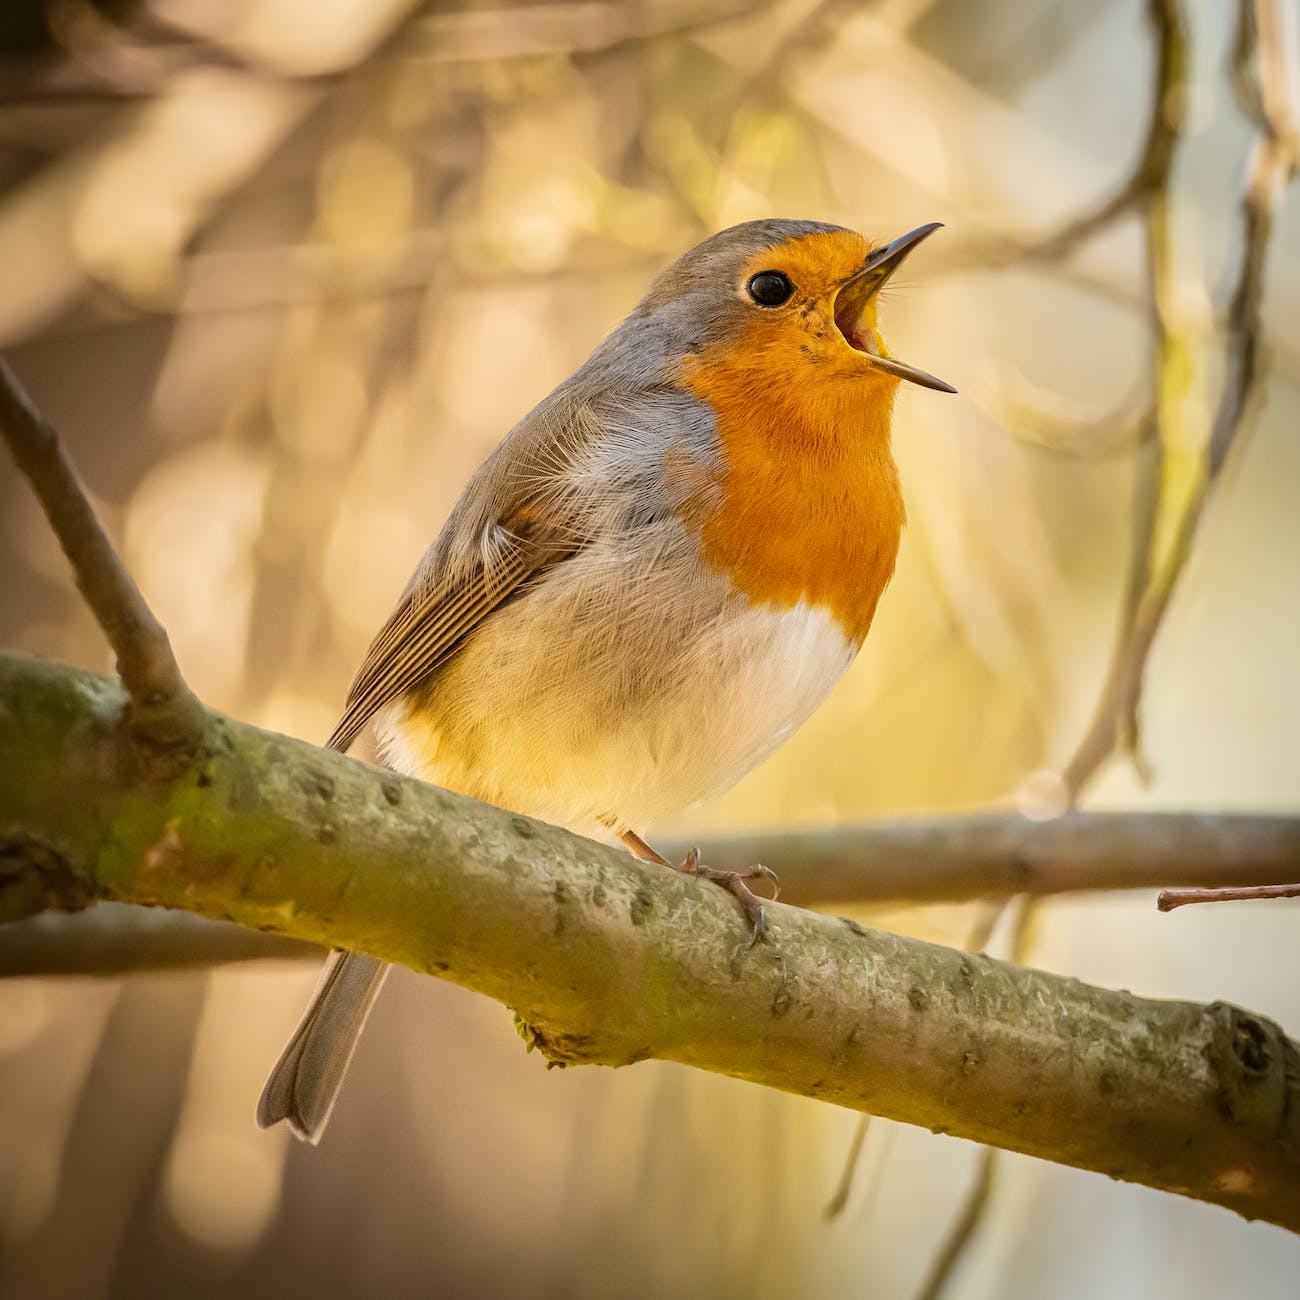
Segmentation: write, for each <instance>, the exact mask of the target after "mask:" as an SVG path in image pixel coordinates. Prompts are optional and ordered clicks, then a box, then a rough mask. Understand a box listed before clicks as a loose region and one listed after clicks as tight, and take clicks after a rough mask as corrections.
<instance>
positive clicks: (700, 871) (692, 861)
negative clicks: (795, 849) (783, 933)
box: [674, 849, 781, 943]
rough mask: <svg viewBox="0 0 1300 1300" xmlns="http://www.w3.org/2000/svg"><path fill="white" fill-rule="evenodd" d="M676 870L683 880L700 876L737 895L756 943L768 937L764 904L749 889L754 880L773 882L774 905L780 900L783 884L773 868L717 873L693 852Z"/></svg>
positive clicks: (758, 865)
mask: <svg viewBox="0 0 1300 1300" xmlns="http://www.w3.org/2000/svg"><path fill="white" fill-rule="evenodd" d="M674 870H675V871H680V872H681V873H682V874H683V875H684V876H699V877H701V878H702V879H704V880H711V881H712V882H713V883H714V884H715V885H720V886H721V887H722V888H723V889H725V890H726V891H727V892H728V893H730V894H732V895H734V896H735V898H736V901H737V902H738V903H739V904H740V906H741V908H742V909H743V910H744V913H745V915H746V916H747V917H748V918H749V923H750V925H751V926H753V927H754V940H753V941H754V942H755V943H757V942H758V940H759V939H762V938H763V937H764V936H765V935H766V934H767V914H766V913H765V912H764V911H763V900H762V899H761V898H759V896H758V895H757V894H756V893H754V891H753V890H752V889H750V887H749V882H750V881H751V880H770V881H771V882H772V898H771V901H772V902H774V903H775V902H776V900H777V899H778V898H780V897H781V882H780V881H779V880H778V879H777V878H776V872H775V871H773V870H772V868H771V867H765V866H763V865H762V864H761V863H759V864H756V865H755V866H752V867H750V868H748V869H747V870H745V871H715V870H714V869H713V868H712V867H706V866H705V865H704V864H703V863H702V862H701V861H700V851H699V849H692V850H691V851H690V852H689V853H688V854H687V855H686V861H685V862H683V863H682V864H681V866H680V867H675V868H674Z"/></svg>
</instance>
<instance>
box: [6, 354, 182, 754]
mask: <svg viewBox="0 0 1300 1300" xmlns="http://www.w3.org/2000/svg"><path fill="white" fill-rule="evenodd" d="M0 435H3V437H4V440H5V442H7V443H8V444H9V450H10V452H11V453H12V454H13V458H14V460H15V462H16V463H17V465H18V468H19V469H20V470H21V471H22V472H23V474H24V475H25V476H26V478H27V480H28V482H29V483H31V485H32V488H33V490H34V491H35V493H36V495H37V497H38V498H39V500H40V503H41V508H42V509H43V510H44V511H45V515H46V518H47V519H48V520H49V522H50V526H51V527H52V528H53V529H54V532H55V535H56V536H57V537H58V539H59V544H60V545H61V546H62V547H63V553H64V554H65V555H66V556H67V557H68V562H69V563H70V564H71V565H72V569H73V572H74V574H75V575H76V579H77V586H78V587H79V588H80V590H81V594H82V595H83V596H84V597H85V598H86V603H87V604H88V605H89V606H90V609H91V612H92V613H93V614H94V616H95V619H96V621H97V622H98V623H99V626H100V628H101V629H102V630H103V632H104V635H105V637H107V638H108V643H109V645H110V646H112V648H113V652H114V654H116V656H117V671H118V673H119V674H120V676H121V678H122V683H123V685H124V686H125V687H126V689H127V691H128V692H129V694H130V697H131V710H130V718H131V723H132V725H133V727H134V729H135V730H136V732H137V734H138V735H140V736H141V737H143V738H144V739H146V740H148V741H151V742H152V743H153V744H155V745H157V746H159V747H162V748H173V747H180V748H185V747H193V746H194V745H197V744H198V743H199V742H200V741H201V739H202V735H203V731H202V727H203V716H204V715H203V709H202V706H201V705H200V704H199V702H198V701H197V700H196V699H195V698H194V696H193V694H191V692H190V689H189V687H188V686H187V685H186V684H185V679H184V678H183V677H182V676H181V670H180V668H179V667H178V665H177V663H176V659H175V656H174V655H173V654H172V648H171V644H170V643H169V642H168V640H167V633H166V632H164V631H163V629H162V626H161V625H160V624H159V622H158V620H157V619H156V618H154V616H153V612H152V611H151V610H150V608H149V606H148V605H147V604H146V603H145V599H144V597H143V596H142V595H141V594H140V589H139V588H138V587H137V586H136V585H135V581H134V579H132V577H131V575H130V574H129V573H128V572H127V570H126V566H125V565H124V564H123V563H122V561H121V559H120V558H119V556H118V554H117V552H116V551H115V550H114V549H113V544H112V542H110V541H109V540H108V535H107V534H106V533H105V532H104V529H103V527H102V526H101V525H100V522H99V520H98V519H97V518H96V516H95V511H94V507H93V506H92V505H91V504H90V501H89V499H88V498H87V496H86V492H85V489H84V488H83V487H82V484H81V480H80V478H79V477H78V475H77V471H76V470H75V469H74V468H73V465H72V462H71V461H70V460H69V459H68V456H67V453H66V452H65V451H64V450H63V445H62V443H61V442H60V441H59V435H58V434H57V433H56V432H55V430H54V427H53V426H52V425H51V424H50V422H49V421H48V420H47V419H46V418H45V417H44V416H43V415H42V414H41V413H40V411H38V410H37V409H36V407H35V405H34V404H33V403H32V400H31V398H29V397H28V396H27V393H26V392H25V391H24V389H23V386H22V385H21V384H20V383H19V382H18V378H17V376H16V375H15V374H14V372H13V371H12V370H11V369H10V368H9V365H8V364H7V362H6V361H5V360H4V358H3V357H0Z"/></svg>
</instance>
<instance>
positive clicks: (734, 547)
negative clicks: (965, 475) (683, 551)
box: [681, 232, 904, 641]
mask: <svg viewBox="0 0 1300 1300" xmlns="http://www.w3.org/2000/svg"><path fill="white" fill-rule="evenodd" d="M870 251H871V245H870V244H869V243H868V241H867V240H865V239H863V238H862V237H861V236H860V235H855V234H852V233H850V232H828V233H819V234H814V235H808V236H805V237H804V238H802V239H798V240H793V241H791V242H790V243H788V244H785V245H782V246H780V247H778V248H775V249H771V250H768V251H765V252H763V253H760V254H757V255H756V256H755V257H753V258H751V259H750V261H749V263H747V265H746V267H745V270H744V274H743V278H742V280H741V282H740V284H739V285H738V292H741V293H743V292H744V286H745V284H746V283H747V282H748V279H749V277H750V276H752V275H755V274H757V273H758V272H761V271H780V272H782V273H783V274H785V275H787V276H788V277H789V279H790V280H791V282H792V283H793V284H794V286H795V291H794V293H793V294H792V295H791V298H790V300H789V302H788V303H786V304H785V305H783V306H781V307H776V308H764V307H761V306H758V305H754V306H753V308H752V312H751V314H750V316H749V317H748V318H747V320H746V324H745V327H744V329H743V330H741V331H739V332H735V333H732V334H731V335H730V336H729V337H727V338H725V339H723V340H720V341H718V342H716V343H713V344H710V345H709V346H707V347H706V348H704V349H703V350H702V351H701V352H698V353H695V354H693V355H691V356H689V357H687V358H686V359H685V360H684V361H683V363H682V371H681V380H682V382H683V384H684V385H685V386H686V387H687V388H689V389H690V391H691V392H693V393H694V394H695V395H696V397H698V398H699V399H700V400H701V401H703V402H705V403H707V404H708V406H709V407H710V408H711V409H712V410H713V412H714V413H715V415H716V417H717V422H718V437H719V440H720V442H721V444H722V450H723V463H722V464H721V465H720V466H718V467H717V468H716V469H714V470H713V471H712V474H711V478H712V485H713V488H714V490H715V491H716V492H717V493H718V496H717V500H716V504H714V505H712V506H711V507H710V508H709V509H708V510H705V511H698V512H693V511H689V510H688V511H684V512H683V518H684V519H685V520H686V522H687V524H688V526H690V527H693V528H695V529H696V530H697V531H698V532H699V535H700V539H701V544H702V546H703V550H704V555H705V558H706V559H707V560H708V562H709V563H710V564H711V565H713V566H714V567H715V568H717V569H720V570H721V571H723V572H725V573H727V574H728V575H729V576H730V577H731V579H732V581H733V582H734V583H735V585H736V586H737V587H738V588H739V589H740V590H742V591H744V592H745V593H746V594H748V595H749V596H750V597H751V598H752V599H753V600H754V601H756V602H758V603H767V604H775V605H777V606H779V607H782V608H788V607H793V606H795V605H797V604H799V603H800V602H801V601H802V602H806V603H807V604H809V605H814V606H821V607H823V608H826V609H828V610H829V611H830V612H831V613H832V614H833V615H834V616H835V618H836V619H837V621H838V622H839V623H840V625H841V626H842V627H843V628H844V630H845V632H846V634H848V635H849V636H851V637H852V638H854V639H855V640H857V641H861V639H862V638H863V637H865V636H866V633H867V629H868V627H869V626H870V624H871V619H872V615H873V614H874V613H875V609H876V603H877V601H878V600H879V599H880V595H881V593H882V592H883V591H884V589H885V586H886V584H887V583H888V581H889V578H890V576H891V575H892V573H893V570H894V562H895V559H896V557H897V554H898V544H899V537H900V534H901V531H902V526H903V519H904V513H903V500H902V495H901V492H900V490H899V484H898V472H897V469H896V467H895V465H894V460H893V457H892V456H891V454H890V449H889V432H890V419H891V415H892V412H893V402H894V393H895V391H896V389H897V387H898V380H897V378H895V377H894V376H893V375H889V374H885V373H883V372H882V371H880V370H877V369H875V368H874V367H873V366H872V364H871V362H870V359H869V358H868V357H865V356H863V354H862V353H861V352H858V351H855V350H854V349H853V348H852V347H851V346H850V345H849V343H848V342H847V340H846V339H845V338H844V336H843V334H842V333H841V332H840V330H839V328H838V327H837V326H836V323H835V312H834V300H835V295H836V292H837V291H838V289H839V286H840V285H842V284H843V283H844V281H845V280H847V279H849V278H850V277H851V276H852V275H853V274H854V273H855V272H856V271H857V270H859V269H860V268H861V267H862V264H863V262H864V261H865V260H866V257H867V255H868V253H869V252H870ZM872 310H874V308H873V309H872ZM869 324H870V326H871V327H872V328H873V329H874V316H872V317H871V318H870V320H869Z"/></svg>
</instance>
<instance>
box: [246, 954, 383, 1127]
mask: <svg viewBox="0 0 1300 1300" xmlns="http://www.w3.org/2000/svg"><path fill="white" fill-rule="evenodd" d="M387 974H388V963H387V962H382V961H380V960H379V959H378V958H376V957H365V956H363V955H362V954H361V953H357V952H343V951H335V952H332V953H330V955H329V960H328V961H326V963H325V970H324V972H323V973H322V974H321V979H320V983H319V984H318V985H317V986H316V992H315V993H314V994H313V995H312V1000H311V1005H310V1006H308V1008H307V1011H306V1013H305V1014H304V1015H303V1018H302V1020H301V1022H300V1023H299V1025H298V1028H297V1029H296V1030H295V1031H294V1035H293V1037H292V1038H291V1039H290V1040H289V1045H288V1046H287V1047H286V1048H285V1049H284V1051H283V1052H282V1053H281V1054H280V1059H279V1060H278V1061H277V1062H276V1063H275V1069H273V1070H272V1071H271V1077H270V1078H269V1079H267V1081H266V1087H265V1088H263V1089H262V1096H261V1099H260V1100H259V1101H258V1103H257V1122H258V1124H259V1125H260V1126H261V1127H262V1128H270V1127H271V1125H272V1124H278V1123H279V1122H280V1121H281V1120H282V1119H285V1120H288V1121H289V1127H290V1128H291V1129H293V1131H294V1133H296V1134H297V1135H298V1137H300V1138H302V1139H304V1140H305V1141H307V1142H311V1143H316V1142H319V1141H320V1136H321V1134H322V1133H323V1132H324V1131H325V1125H326V1123H327V1122H328V1121H329V1117H330V1111H332V1110H333V1109H334V1102H335V1100H336V1099H337V1097H338V1093H339V1087H340V1085H341V1084H342V1083H343V1075H344V1074H345V1073H346V1072H347V1068H348V1062H349V1061H350V1060H351V1059H352V1053H353V1052H354V1051H355V1050H356V1046H357V1039H358V1038H360V1037H361V1031H362V1029H364V1028H365V1024H366V1017H367V1016H368V1015H369V1014H370V1007H371V1005H372V1004H373V1002H374V1000H375V998H376V997H377V996H378V994H379V990H380V988H381V987H382V986H383V983H384V976H385V975H387Z"/></svg>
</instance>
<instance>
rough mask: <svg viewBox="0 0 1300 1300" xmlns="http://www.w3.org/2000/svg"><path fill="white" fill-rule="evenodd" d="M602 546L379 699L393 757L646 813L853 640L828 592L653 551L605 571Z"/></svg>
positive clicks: (524, 804)
mask: <svg viewBox="0 0 1300 1300" xmlns="http://www.w3.org/2000/svg"><path fill="white" fill-rule="evenodd" d="M604 562H605V565H606V567H605V568H604V569H603V570H602V569H601V568H600V566H601V564H602V557H601V555H600V553H599V551H598V550H594V551H593V553H592V554H590V555H586V556H584V559H583V562H581V563H580V562H578V561H573V562H569V563H566V564H565V565H563V566H561V569H562V570H563V571H564V572H563V573H562V574H561V573H559V571H557V574H558V576H557V578H556V579H548V581H547V582H546V583H544V584H543V585H541V586H540V587H539V588H537V589H536V590H535V591H533V592H529V593H527V594H526V595H524V596H523V597H522V598H520V599H519V600H518V601H516V602H515V603H514V604H511V605H507V606H506V607H504V608H503V609H501V610H499V611H498V612H496V613H495V614H493V615H492V616H491V617H490V618H489V619H488V620H487V621H486V622H485V624H484V625H483V627H482V629H481V630H480V631H479V632H477V633H475V634H474V635H473V636H472V637H471V638H470V640H469V641H468V642H467V644H466V645H465V647H464V648H463V649H462V650H461V651H460V652H458V654H457V655H456V656H455V658H454V659H453V660H452V661H451V662H450V663H449V664H448V666H447V667H446V668H445V669H443V670H442V671H441V672H440V673H439V674H438V676H437V678H436V679H435V681H434V684H433V688H432V690H431V691H430V692H429V695H428V698H427V699H425V700H424V701H423V702H422V703H421V704H420V706H419V707H418V708H417V709H412V708H410V707H409V705H408V704H406V703H403V704H399V705H396V706H394V707H393V708H392V709H390V710H389V711H388V713H387V715H386V716H385V717H384V718H383V719H382V720H381V723H380V735H381V739H382V741H383V743H384V748H385V754H386V756H387V758H388V760H389V761H390V762H391V763H392V764H393V766H394V767H396V768H398V769H399V770H401V771H404V772H407V773H410V774H411V775H415V776H419V777H421V778H423V779H424V780H427V781H432V782H433V783H434V784H436V785H441V786H444V787H446V788H448V789H452V790H458V791H460V792H462V793H464V794H469V795H473V796H474V797H476V798H479V799H484V800H487V801H488V802H490V803H495V804H499V805H501V806H503V807H506V808H510V809H513V810H515V811H517V812H523V813H527V814H529V815H530V816H534V817H539V818H542V819H544V820H546V821H551V822H555V823H558V824H560V825H564V826H569V827H571V828H572V829H574V830H582V831H591V830H594V829H595V828H596V827H598V826H600V825H602V824H603V825H606V826H608V825H611V824H612V825H614V826H615V827H616V828H619V829H622V828H631V829H635V830H638V831H643V830H646V829H648V828H651V827H653V826H654V825H655V824H656V823H657V822H659V821H661V820H662V819H663V818H665V817H667V816H669V815H671V814H672V813H674V812H676V811H678V810H679V809H681V808H684V807H687V806H688V805H690V804H692V803H695V802H698V801H699V800H701V799H703V798H706V797H707V796H709V795H711V794H716V793H717V792H718V791H720V790H723V789H725V788H726V787H727V786H729V785H731V784H732V783H733V782H735V781H736V780H738V779H739V778H740V777H742V776H743V775H744V774H745V773H746V772H748V771H749V770H750V769H751V768H752V767H754V766H755V765H756V764H757V763H759V762H761V761H762V760H763V759H764V758H766V757H767V755H768V754H770V753H771V752H772V751H773V750H774V749H775V748H776V747H777V746H778V745H780V744H781V742H782V741H784V740H785V739H787V738H788V737H789V736H790V734H791V733H792V732H793V731H794V730H795V728H797V727H798V726H799V725H800V724H801V723H802V722H803V721H804V720H805V719H806V718H807V717H808V716H809V714H811V713H812V711H813V710H814V709H815V708H816V707H817V705H818V704H819V703H821V701H822V700H823V699H824V698H825V697H826V695H827V693H828V692H829V691H830V689H831V688H832V687H833V686H834V685H835V683H836V682H837V681H838V680H839V678H840V676H841V675H842V674H843V672H844V670H845V669H846V668H847V667H848V666H849V664H850V663H851V662H852V661H853V657H854V655H855V654H856V652H857V646H856V644H855V643H854V642H853V641H851V640H850V639H849V638H848V637H847V636H846V635H845V634H844V632H843V631H842V629H841V628H840V626H839V624H838V623H837V622H836V621H835V619H834V618H833V617H832V616H831V615H830V614H829V613H827V611H825V610H824V609H820V608H809V607H806V606H802V605H801V606H797V607H795V608H793V609H784V610H781V609H776V608H774V607H771V606H755V605H753V604H751V603H750V601H749V600H748V599H747V598H746V597H744V596H743V595H740V594H738V593H735V592H732V591H730V590H729V587H728V584H727V583H726V581H725V579H722V578H721V577H719V576H718V575H713V574H699V573H696V572H694V571H693V570H692V574H691V579H690V581H689V582H687V583H683V582H682V580H681V578H682V569H681V568H679V567H676V566H672V565H667V564H665V563H664V554H663V552H662V551H660V552H659V553H658V554H657V555H656V556H655V557H654V562H653V563H651V564H649V565H648V566H647V567H646V568H643V569H641V570H640V571H639V572H633V573H631V574H627V575H624V574H622V573H620V574H619V580H618V581H616V582H613V583H611V582H610V581H609V578H610V575H611V574H612V573H613V572H614V570H613V569H612V568H611V567H610V566H609V564H608V557H605V561H604ZM621 567H622V566H620V568H621ZM597 579H600V580H599V581H597Z"/></svg>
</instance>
